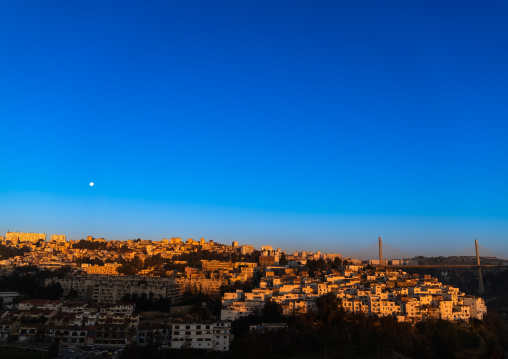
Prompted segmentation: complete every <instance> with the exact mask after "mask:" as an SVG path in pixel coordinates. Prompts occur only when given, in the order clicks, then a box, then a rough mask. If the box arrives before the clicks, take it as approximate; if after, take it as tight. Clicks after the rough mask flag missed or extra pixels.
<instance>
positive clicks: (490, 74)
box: [0, 1, 508, 256]
mask: <svg viewBox="0 0 508 359" xmlns="http://www.w3.org/2000/svg"><path fill="white" fill-rule="evenodd" d="M507 16H508V4H506V3H505V2H491V3H482V4H480V3H476V2H469V1H465V2H464V1H456V2H454V1H451V2H447V3H446V4H442V3H440V2H437V1H436V2H421V3H411V2H407V1H400V2H398V1H391V2H383V3H379V2H376V1H366V2H342V1H321V2H306V1H279V2H273V1H242V2H236V1H218V2H209V1H194V2H190V1H173V2H166V1H152V2H150V3H149V4H145V3H140V2H133V1H131V2H129V1H111V2H107V3H104V2H101V1H87V2H80V3H76V2H67V1H49V2H44V3H41V2H36V1H22V2H21V1H4V2H2V4H0V45H1V46H0V124H1V125H0V133H1V134H2V136H1V139H0V141H1V145H2V150H1V151H0V163H1V164H2V176H1V177H0V233H2V232H6V231H7V230H10V231H15V230H19V231H26V232H46V233H48V234H53V233H61V234H66V235H67V236H68V238H72V239H79V238H84V237H85V236H86V235H93V236H95V237H105V238H108V239H128V238H138V237H140V238H145V239H152V240H160V239H161V238H163V237H174V236H177V237H182V238H189V237H192V238H200V237H204V238H206V239H213V240H215V241H217V242H221V243H229V242H231V241H232V240H238V241H239V242H240V243H241V244H242V243H244V244H245V243H250V244H254V245H255V246H257V247H260V246H261V245H264V244H272V245H274V246H276V247H281V248H282V249H286V250H290V251H293V250H302V249H307V250H321V251H329V252H335V253H337V252H339V253H343V254H348V253H352V252H354V251H356V250H359V249H361V248H363V247H366V246H368V245H370V244H371V243H373V242H375V241H376V239H377V237H378V236H382V237H383V239H384V240H385V241H386V242H387V243H390V244H391V245H393V246H395V247H397V248H400V249H401V250H404V251H406V252H408V253H411V254H422V255H451V254H457V253H458V252H459V251H461V250H462V249H464V248H466V247H469V246H470V245H471V244H473V243H474V239H475V238H478V240H479V242H480V244H482V245H483V246H485V247H487V248H489V249H491V250H493V251H496V252H498V253H500V255H501V254H502V255H503V256H507V255H508V244H507V243H508V241H507V240H506V236H507V234H508V206H507V204H508V190H507V186H506V183H508V166H507V158H508V145H507V140H506V138H508V136H507V135H508V121H507V119H508V101H507V99H508V66H506V64H507V63H508V45H507V44H508V28H507V26H506V18H507ZM91 181H93V182H94V183H95V186H94V187H90V186H89V182H91Z"/></svg>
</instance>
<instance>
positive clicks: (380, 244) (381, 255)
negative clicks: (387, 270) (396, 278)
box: [379, 237, 383, 266]
mask: <svg viewBox="0 0 508 359" xmlns="http://www.w3.org/2000/svg"><path fill="white" fill-rule="evenodd" d="M379 265H380V266H382V265H383V243H382V242H381V237H379Z"/></svg>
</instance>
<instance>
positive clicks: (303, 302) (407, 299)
mask: <svg viewBox="0 0 508 359" xmlns="http://www.w3.org/2000/svg"><path fill="white" fill-rule="evenodd" d="M327 293H332V294H333V295H335V296H336V297H337V298H338V299H339V302H340V303H341V305H342V307H343V308H344V310H345V311H346V312H350V313H364V314H366V315H377V316H379V317H386V316H392V317H396V318H397V320H398V321H399V322H411V323H415V322H418V321H421V320H425V319H443V320H450V321H457V322H463V321H465V322H467V321H468V320H469V318H477V319H483V316H484V315H485V314H486V313H487V308H486V306H485V302H484V300H483V298H479V297H475V296H471V295H466V294H464V293H461V292H460V291H459V289H458V288H455V287H452V286H450V285H443V284H442V283H440V282H438V280H437V279H436V278H432V277H430V276H429V275H425V276H422V277H420V276H418V275H409V274H407V273H405V272H403V271H402V270H390V269H389V268H385V269H381V268H378V269H377V270H372V269H371V270H367V269H364V267H363V266H356V265H348V266H346V267H344V268H343V269H340V270H329V271H327V273H323V272H318V273H314V276H313V277H311V276H309V275H308V273H307V272H306V271H300V272H298V271H297V270H296V269H293V268H286V267H267V268H266V272H265V276H264V277H263V278H262V279H261V282H260V285H259V288H257V289H254V290H253V291H252V292H250V293H244V292H243V291H242V290H237V291H236V292H235V293H224V296H223V298H222V311H221V319H222V320H236V319H238V318H239V317H242V316H248V315H251V314H255V313H260V312H261V310H262V309H263V307H264V305H265V303H266V300H268V299H269V300H272V301H274V302H276V303H279V304H280V305H281V306H282V309H283V313H284V314H285V315H298V314H304V313H308V312H311V311H315V310H317V307H316V299H317V298H318V297H320V296H322V295H325V294H327Z"/></svg>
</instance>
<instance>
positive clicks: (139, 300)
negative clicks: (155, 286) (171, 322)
mask: <svg viewBox="0 0 508 359" xmlns="http://www.w3.org/2000/svg"><path fill="white" fill-rule="evenodd" d="M122 300H123V301H125V302H132V303H136V312H138V313H139V312H146V311H158V312H169V310H170V308H171V299H169V298H154V294H153V293H152V292H150V294H149V295H146V293H142V294H141V295H138V294H137V293H134V294H132V295H131V294H128V293H127V294H125V295H124V296H123V297H122Z"/></svg>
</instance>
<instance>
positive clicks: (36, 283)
mask: <svg viewBox="0 0 508 359" xmlns="http://www.w3.org/2000/svg"><path fill="white" fill-rule="evenodd" d="M64 272H65V268H64V269H61V270H58V271H49V270H39V269H38V268H37V267H18V268H16V270H15V271H14V272H13V273H12V274H10V275H3V276H0V292H8V291H15V292H18V293H20V294H22V295H23V296H24V299H60V298H61V297H62V295H63V289H62V286H61V285H60V284H59V283H57V284H51V285H49V286H47V287H46V286H44V283H45V280H46V278H53V277H55V276H57V275H60V274H63V273H64Z"/></svg>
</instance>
